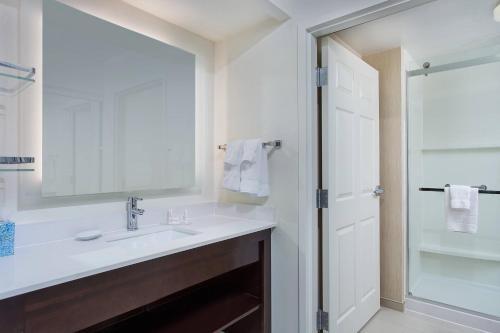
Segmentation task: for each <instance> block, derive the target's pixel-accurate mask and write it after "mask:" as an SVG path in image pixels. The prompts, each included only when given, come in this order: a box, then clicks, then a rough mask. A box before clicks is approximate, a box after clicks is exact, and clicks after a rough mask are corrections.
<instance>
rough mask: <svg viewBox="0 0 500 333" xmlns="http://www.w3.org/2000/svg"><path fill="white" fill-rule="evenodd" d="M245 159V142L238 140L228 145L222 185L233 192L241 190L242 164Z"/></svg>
mask: <svg viewBox="0 0 500 333" xmlns="http://www.w3.org/2000/svg"><path fill="white" fill-rule="evenodd" d="M242 158H243V141H241V140H237V141H233V142H230V143H228V144H227V148H226V156H225V157H224V179H223V182H222V185H223V187H224V188H225V189H228V190H231V191H239V190H240V180H241V162H242Z"/></svg>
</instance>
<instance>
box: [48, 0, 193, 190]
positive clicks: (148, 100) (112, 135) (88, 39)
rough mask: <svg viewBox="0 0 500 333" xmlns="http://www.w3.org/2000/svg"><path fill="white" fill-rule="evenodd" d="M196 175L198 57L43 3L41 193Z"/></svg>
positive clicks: (151, 184) (162, 184) (185, 182)
mask: <svg viewBox="0 0 500 333" xmlns="http://www.w3.org/2000/svg"><path fill="white" fill-rule="evenodd" d="M194 183H195V56H194V55H193V54H190V53H188V52H185V51H183V50H180V49H178V48H175V47H173V46H170V45H167V44H164V43H162V42H159V41H157V40H154V39H152V38H149V37H146V36H143V35H140V34H138V33H135V32H132V31H130V30H127V29H124V28H122V27H119V26H117V25H114V24H111V23H109V22H106V21H103V20H100V19H98V18H96V17H93V16H91V15H88V14H85V13H83V12H80V11H77V10H75V9H72V8H70V7H67V6H65V5H63V4H60V3H57V2H54V1H44V20H43V186H42V193H43V196H45V197H53V196H72V195H84V194H85V195H88V194H96V193H110V192H129V191H147V190H162V189H180V188H189V187H192V186H194Z"/></svg>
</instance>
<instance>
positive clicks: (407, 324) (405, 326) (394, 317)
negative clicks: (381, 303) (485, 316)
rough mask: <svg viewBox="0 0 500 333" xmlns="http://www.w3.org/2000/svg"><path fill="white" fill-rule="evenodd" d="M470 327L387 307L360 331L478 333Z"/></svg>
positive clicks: (370, 332)
mask: <svg viewBox="0 0 500 333" xmlns="http://www.w3.org/2000/svg"><path fill="white" fill-rule="evenodd" d="M478 332H482V331H477V330H474V329H471V328H467V327H463V326H459V325H455V324H452V323H449V322H445V321H440V320H437V319H434V318H431V317H427V316H423V315H420V314H416V313H412V312H405V313H402V312H398V311H394V310H390V309H387V308H382V309H380V311H379V312H378V313H377V314H376V315H375V316H374V317H373V318H372V319H371V320H370V321H369V322H368V324H366V326H365V327H364V328H363V329H362V330H361V333H478Z"/></svg>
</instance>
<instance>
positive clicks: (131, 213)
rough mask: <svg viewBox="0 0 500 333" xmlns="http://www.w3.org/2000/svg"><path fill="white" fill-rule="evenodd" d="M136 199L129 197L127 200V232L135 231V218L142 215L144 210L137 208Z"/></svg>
mask: <svg viewBox="0 0 500 333" xmlns="http://www.w3.org/2000/svg"><path fill="white" fill-rule="evenodd" d="M138 200H142V198H138V197H129V198H128V200H127V230H128V231H133V230H137V228H138V226H137V216H138V215H142V214H144V209H139V208H137V201H138Z"/></svg>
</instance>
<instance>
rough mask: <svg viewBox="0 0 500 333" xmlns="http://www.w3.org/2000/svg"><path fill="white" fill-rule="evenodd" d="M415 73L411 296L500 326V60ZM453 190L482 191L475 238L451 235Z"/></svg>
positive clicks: (411, 81) (410, 131)
mask: <svg viewBox="0 0 500 333" xmlns="http://www.w3.org/2000/svg"><path fill="white" fill-rule="evenodd" d="M425 67H429V66H427V65H426V66H424V68H423V69H419V70H413V71H410V72H408V76H407V77H408V79H407V94H408V95H407V97H408V99H407V100H408V101H407V103H408V117H407V135H408V147H407V151H408V161H407V163H408V276H407V282H408V285H407V288H408V294H409V296H410V297H413V298H414V299H422V300H425V301H426V302H429V303H434V304H437V305H445V306H446V307H449V308H452V309H455V310H463V311H465V312H468V313H470V314H474V315H475V314H479V315H480V316H484V317H488V318H490V319H494V320H498V319H500V192H497V191H500V57H498V56H495V55H487V56H482V57H475V58H470V59H468V60H461V61H452V62H448V63H444V64H441V65H437V66H434V65H431V66H430V67H429V68H425ZM446 184H463V185H471V186H481V185H485V187H483V188H482V191H480V192H481V193H480V194H479V224H478V226H479V227H478V231H477V233H475V234H468V233H458V232H452V231H449V230H448V229H447V225H446V221H445V211H444V193H443V192H442V189H443V188H444V186H445V185H446Z"/></svg>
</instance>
